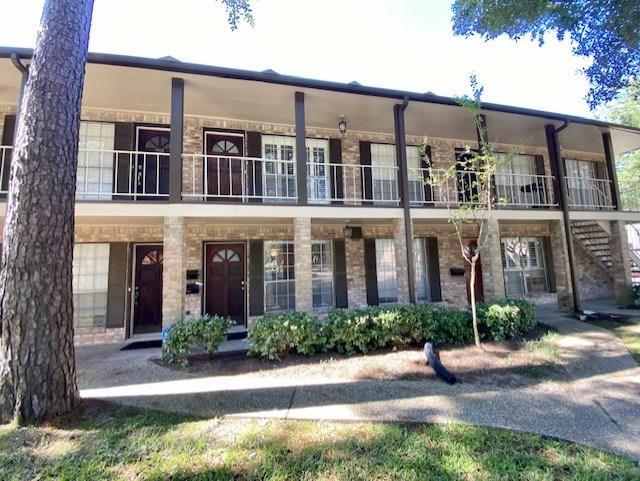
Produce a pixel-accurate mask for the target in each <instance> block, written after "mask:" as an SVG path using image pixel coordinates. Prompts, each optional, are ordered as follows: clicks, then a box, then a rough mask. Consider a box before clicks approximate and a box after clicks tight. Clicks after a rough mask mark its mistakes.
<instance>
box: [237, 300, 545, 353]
mask: <svg viewBox="0 0 640 481" xmlns="http://www.w3.org/2000/svg"><path fill="white" fill-rule="evenodd" d="M534 325H535V317H534V306H533V304H532V303H531V302H529V301H526V300H520V299H506V300H502V301H498V302H494V303H491V304H478V326H479V329H480V333H481V336H482V338H483V339H490V340H494V341H502V340H504V339H509V338H513V337H518V336H521V335H522V334H524V333H525V332H527V331H528V330H529V329H531V328H532V327H533V326H534ZM472 340H473V327H472V323H471V312H470V311H469V310H466V309H465V310H462V309H457V308H452V307H441V306H434V305H432V304H417V305H404V306H388V307H365V308H359V309H334V310H332V311H330V312H329V313H328V315H327V319H326V321H325V322H324V323H322V322H320V321H319V320H317V319H316V318H314V317H311V316H309V315H308V314H304V313H286V314H270V315H266V316H264V317H262V318H261V319H258V320H257V321H256V322H255V323H254V324H253V325H252V326H251V327H250V328H249V354H251V355H254V356H259V357H266V358H268V359H278V358H279V356H280V355H282V354H284V353H288V352H297V353H298V354H313V353H316V352H319V351H326V350H329V349H333V350H336V351H338V352H340V353H343V354H346V355H353V354H356V353H368V352H371V351H373V350H375V349H379V348H381V347H388V346H402V345H407V344H419V345H422V344H423V343H425V342H426V341H429V342H431V343H433V344H435V345H443V344H453V345H461V344H465V343H468V342H471V341H472Z"/></svg>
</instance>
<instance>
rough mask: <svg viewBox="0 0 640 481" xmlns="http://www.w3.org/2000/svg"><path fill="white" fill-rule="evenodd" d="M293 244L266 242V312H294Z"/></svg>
mask: <svg viewBox="0 0 640 481" xmlns="http://www.w3.org/2000/svg"><path fill="white" fill-rule="evenodd" d="M294 271H295V258H294V254H293V242H289V241H265V242H264V310H265V311H266V312H274V311H293V310H294V309H295V306H296V294H295V272H294Z"/></svg>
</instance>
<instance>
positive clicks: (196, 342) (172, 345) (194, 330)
mask: <svg viewBox="0 0 640 481" xmlns="http://www.w3.org/2000/svg"><path fill="white" fill-rule="evenodd" d="M230 327H231V321H230V320H229V319H228V318H226V317H220V316H209V315H204V316H200V317H192V318H188V319H184V320H182V321H178V322H176V323H175V324H173V325H171V327H169V328H167V329H166V330H165V331H163V333H162V341H163V342H162V344H163V345H162V360H163V361H165V362H168V363H171V364H178V363H179V364H186V363H187V355H188V354H189V350H190V349H191V348H192V347H199V348H200V349H204V350H205V351H207V352H208V353H214V352H216V351H217V350H218V348H219V347H220V344H222V341H224V340H225V339H226V337H227V331H228V330H229V328H230Z"/></svg>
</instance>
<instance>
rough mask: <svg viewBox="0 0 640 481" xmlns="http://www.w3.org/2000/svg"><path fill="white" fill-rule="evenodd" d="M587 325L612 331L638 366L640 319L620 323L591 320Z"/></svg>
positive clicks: (639, 362) (639, 358) (639, 357)
mask: <svg viewBox="0 0 640 481" xmlns="http://www.w3.org/2000/svg"><path fill="white" fill-rule="evenodd" d="M588 322H589V323H591V324H593V325H596V326H599V327H602V328H604V329H609V330H610V331H613V332H614V333H615V334H616V335H617V336H618V337H619V338H620V340H621V341H622V342H623V343H624V345H625V346H626V347H627V349H628V350H629V353H630V354H631V355H632V356H633V358H634V359H635V360H636V362H637V363H638V364H640V319H629V320H625V321H622V322H618V321H609V320H591V321H588Z"/></svg>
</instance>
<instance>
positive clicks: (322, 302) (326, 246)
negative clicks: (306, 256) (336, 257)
mask: <svg viewBox="0 0 640 481" xmlns="http://www.w3.org/2000/svg"><path fill="white" fill-rule="evenodd" d="M311 285H312V293H313V307H333V249H332V244H331V241H330V240H320V241H313V242H312V243H311Z"/></svg>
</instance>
